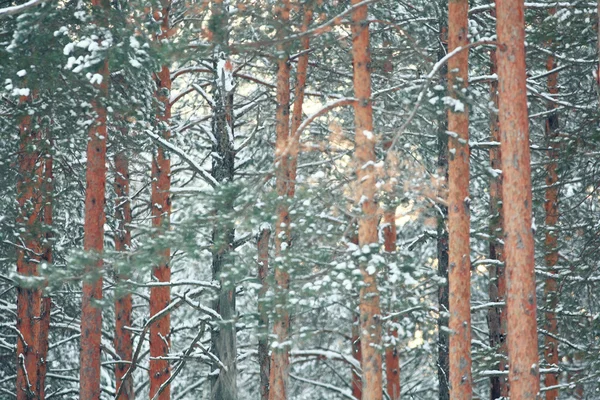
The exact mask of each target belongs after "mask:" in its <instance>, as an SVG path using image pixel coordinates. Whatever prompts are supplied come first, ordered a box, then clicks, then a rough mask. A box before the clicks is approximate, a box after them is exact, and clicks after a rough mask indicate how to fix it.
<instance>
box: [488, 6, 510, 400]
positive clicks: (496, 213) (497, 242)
mask: <svg viewBox="0 0 600 400" xmlns="http://www.w3.org/2000/svg"><path fill="white" fill-rule="evenodd" d="M495 15H496V13H495V11H494V12H493V16H494V17H495ZM490 61H491V65H492V66H491V71H490V73H491V74H497V73H498V66H497V61H496V49H495V48H494V49H492V50H491V54H490ZM490 97H491V100H492V104H493V107H494V111H492V112H491V118H490V131H491V138H492V141H493V142H498V143H499V142H500V126H499V123H498V112H497V111H496V110H498V81H497V80H492V83H491V85H490ZM490 166H491V168H492V169H493V170H495V171H499V170H501V169H502V152H501V151H500V147H499V146H492V147H491V148H490ZM490 212H491V215H492V218H491V223H490V237H491V241H490V259H492V260H498V261H499V262H502V263H504V261H505V260H504V246H503V245H502V232H503V228H502V220H503V216H502V215H503V212H502V175H500V174H499V175H498V176H495V177H493V178H492V180H491V182H490ZM504 272H505V267H504V265H491V266H490V286H489V291H490V301H492V302H501V301H505V300H506V275H505V273H504ZM488 315H489V328H490V345H491V346H492V347H498V353H499V356H500V362H499V364H498V370H500V371H505V370H506V368H507V365H508V364H507V363H506V360H505V358H506V357H508V354H507V351H506V307H490V309H489V313H488ZM490 379H491V393H490V394H491V399H492V400H495V399H497V398H499V397H508V379H506V377H504V376H494V377H492V378H490Z"/></svg>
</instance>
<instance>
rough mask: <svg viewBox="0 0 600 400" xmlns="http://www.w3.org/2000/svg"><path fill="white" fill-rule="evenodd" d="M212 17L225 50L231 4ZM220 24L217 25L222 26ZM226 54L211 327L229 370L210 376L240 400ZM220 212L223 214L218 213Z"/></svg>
mask: <svg viewBox="0 0 600 400" xmlns="http://www.w3.org/2000/svg"><path fill="white" fill-rule="evenodd" d="M212 13H213V18H214V19H215V20H216V21H218V23H217V22H215V23H214V24H211V25H214V26H215V29H216V31H214V32H213V41H214V44H215V47H216V49H217V50H218V49H221V50H222V51H224V50H226V48H227V43H228V16H227V9H226V6H225V5H224V4H223V2H222V1H220V0H219V1H214V2H213V4H212ZM217 25H218V26H217ZM225 57H226V56H225V54H224V52H223V53H222V54H215V65H214V67H215V71H217V70H218V69H219V68H222V69H223V70H222V71H220V72H217V74H216V76H215V78H214V84H213V99H214V106H213V110H212V112H213V119H212V133H213V136H214V137H215V141H214V142H213V144H212V154H213V158H212V176H213V177H214V178H215V180H216V181H217V182H219V184H220V185H221V186H220V188H222V189H224V190H223V194H222V195H221V196H219V197H218V198H217V199H216V202H215V206H214V210H215V211H214V212H215V216H216V218H215V223H214V227H213V232H212V242H213V252H212V274H213V279H215V280H217V281H219V283H220V285H221V288H220V290H219V293H218V294H217V296H216V298H215V300H214V302H213V308H214V310H215V311H216V312H218V313H219V315H221V318H222V321H220V322H219V323H218V324H216V325H215V326H214V329H213V330H212V331H211V341H212V344H211V345H212V350H213V354H215V355H216V356H217V357H218V358H219V360H220V361H221V363H222V364H223V365H224V366H225V367H226V369H223V368H220V367H219V366H218V365H216V364H215V365H214V366H213V369H214V370H218V371H219V373H218V375H217V374H215V375H213V376H212V377H211V380H212V393H211V396H212V398H213V399H215V400H221V399H223V400H235V399H236V398H237V385H236V381H237V367H236V355H237V340H236V330H235V321H236V318H237V317H236V312H235V309H236V298H235V284H236V282H235V278H234V276H233V274H232V271H233V267H234V265H233V257H232V255H231V250H232V248H233V241H234V238H235V229H234V226H233V224H232V223H231V216H232V214H233V212H234V207H233V204H234V200H235V194H234V193H233V192H232V191H231V190H227V185H230V184H231V183H232V182H233V178H234V164H235V150H234V143H233V140H234V113H233V89H231V88H228V87H227V85H226V84H225V82H220V81H219V76H221V79H225V75H231V76H232V75H233V66H232V64H231V61H230V60H229V59H228V58H225ZM219 215H221V217H219Z"/></svg>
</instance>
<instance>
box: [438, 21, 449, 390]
mask: <svg viewBox="0 0 600 400" xmlns="http://www.w3.org/2000/svg"><path fill="white" fill-rule="evenodd" d="M440 31H441V35H440V42H441V43H442V46H440V49H439V52H438V59H441V58H443V57H444V56H445V55H446V49H445V46H444V45H445V44H446V43H447V37H446V36H447V28H446V27H445V26H444V24H443V23H442V24H440ZM446 74H447V68H446V67H445V66H444V67H442V69H441V71H440V85H441V86H442V87H444V86H445V82H446V79H445V78H446ZM447 128H448V118H447V114H442V115H441V116H440V118H439V121H438V160H437V175H438V179H440V181H442V182H447V180H448V135H447V134H446V130H447ZM445 190H446V186H445V185H441V186H440V187H439V188H438V193H437V194H438V197H440V198H444V197H445V193H444V192H445ZM447 220H448V207H446V206H445V205H444V204H439V205H438V219H437V262H438V276H439V277H440V280H441V281H442V282H443V283H441V284H440V287H439V289H438V308H439V316H438V360H437V371H438V398H439V400H450V357H449V349H448V342H449V340H448V339H449V338H448V315H449V308H450V305H449V300H448V297H449V293H448V230H447V229H446V221H447Z"/></svg>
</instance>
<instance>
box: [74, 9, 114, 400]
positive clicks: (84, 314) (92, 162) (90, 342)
mask: <svg viewBox="0 0 600 400" xmlns="http://www.w3.org/2000/svg"><path fill="white" fill-rule="evenodd" d="M92 3H93V5H94V7H103V6H104V5H105V4H104V2H101V1H100V0H93V1H92ZM99 74H100V75H102V83H101V84H100V95H101V96H103V97H105V96H107V95H108V62H107V61H104V63H103V64H102V67H101V68H100V71H99ZM92 104H93V108H94V111H95V112H96V121H95V122H94V124H93V125H92V126H91V128H90V130H89V140H88V146H87V171H86V183H87V186H86V191H85V222H84V237H83V248H84V250H85V251H86V252H88V253H89V254H90V255H92V256H93V257H95V258H96V261H95V262H92V263H91V264H90V265H87V266H86V278H85V279H84V282H83V298H82V304H81V352H80V361H81V363H80V391H79V397H80V399H82V400H95V399H99V398H100V338H101V334H102V310H101V309H100V307H99V305H98V304H97V302H98V301H100V300H102V274H101V272H102V257H101V253H102V251H103V249H104V221H105V219H106V215H105V212H104V203H105V183H106V138H107V131H106V108H105V107H104V106H103V105H102V102H101V101H99V100H97V99H96V100H94V101H93V103H92Z"/></svg>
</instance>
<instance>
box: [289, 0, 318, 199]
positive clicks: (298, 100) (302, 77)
mask: <svg viewBox="0 0 600 400" xmlns="http://www.w3.org/2000/svg"><path fill="white" fill-rule="evenodd" d="M312 14H313V12H312V9H311V5H310V4H309V3H306V4H305V5H304V19H303V20H302V29H301V32H306V31H307V30H308V26H309V25H310V21H311V20H312ZM309 41H310V37H309V36H305V37H303V38H302V39H301V42H302V46H301V51H304V53H303V54H302V55H301V56H300V57H298V67H297V70H296V93H295V97H294V108H293V111H292V124H291V129H290V140H289V144H288V146H289V148H290V149H289V165H288V175H289V176H288V188H287V195H288V197H294V194H295V192H296V172H297V171H296V170H297V167H298V153H299V148H300V135H299V134H297V133H298V132H296V131H297V130H298V128H299V127H300V124H301V123H302V106H303V104H304V90H305V88H306V73H307V71H308V49H309Z"/></svg>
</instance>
